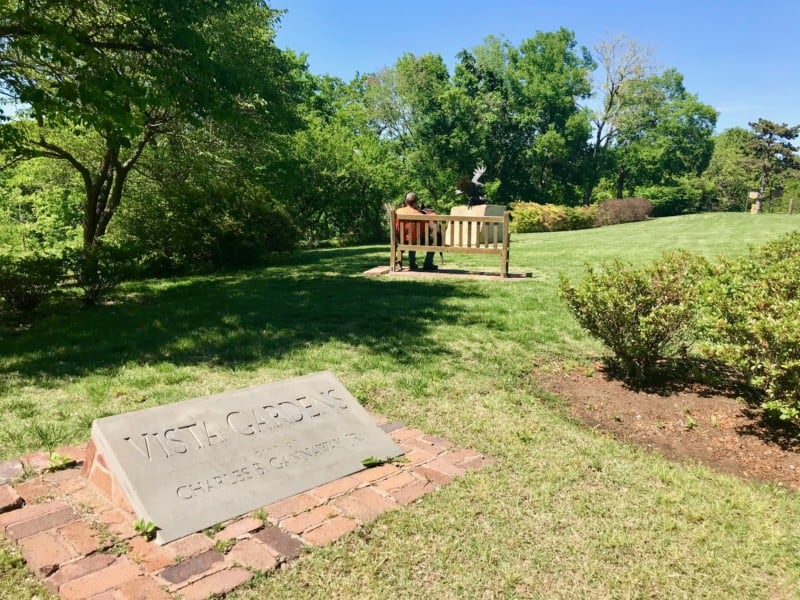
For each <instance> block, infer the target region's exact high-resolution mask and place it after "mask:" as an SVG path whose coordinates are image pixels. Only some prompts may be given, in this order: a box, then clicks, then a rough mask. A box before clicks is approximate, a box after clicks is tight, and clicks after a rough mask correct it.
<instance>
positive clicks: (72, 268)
mask: <svg viewBox="0 0 800 600" xmlns="http://www.w3.org/2000/svg"><path fill="white" fill-rule="evenodd" d="M64 262H65V264H66V267H67V270H68V271H69V272H71V273H72V275H73V277H74V278H75V281H76V283H77V284H78V287H80V288H81V289H82V290H83V300H84V302H86V303H87V304H93V303H95V302H97V301H98V300H100V299H101V298H102V297H103V296H105V295H106V294H107V293H108V292H109V291H111V290H112V289H113V288H114V287H116V286H117V285H119V284H120V282H122V281H124V280H125V279H131V278H133V277H134V276H135V274H136V272H137V268H136V263H135V261H134V258H133V256H132V251H131V249H130V248H125V247H123V246H122V245H120V244H117V243H114V242H112V241H110V240H101V241H98V242H96V243H94V244H93V245H92V246H89V247H88V248H74V247H72V248H68V249H66V250H65V251H64Z"/></svg>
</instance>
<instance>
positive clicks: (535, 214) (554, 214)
mask: <svg viewBox="0 0 800 600" xmlns="http://www.w3.org/2000/svg"><path fill="white" fill-rule="evenodd" d="M511 210H512V213H511V217H512V219H511V226H510V229H511V232H512V233H539V232H543V231H571V230H574V229H589V228H590V227H594V226H595V218H594V215H595V211H596V207H595V206H579V207H572V206H559V205H556V204H537V203H535V202H515V203H514V204H512V205H511Z"/></svg>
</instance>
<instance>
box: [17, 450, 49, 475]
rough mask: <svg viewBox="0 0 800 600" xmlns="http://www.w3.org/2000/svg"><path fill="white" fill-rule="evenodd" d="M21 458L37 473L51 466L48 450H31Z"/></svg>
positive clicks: (24, 463) (23, 462)
mask: <svg viewBox="0 0 800 600" xmlns="http://www.w3.org/2000/svg"><path fill="white" fill-rule="evenodd" d="M20 460H21V461H22V464H23V465H25V466H26V467H27V468H28V469H29V470H31V471H36V472H37V473H41V472H42V471H46V470H47V469H49V468H50V453H48V452H31V453H30V454H26V455H25V456H23V457H22V458H20Z"/></svg>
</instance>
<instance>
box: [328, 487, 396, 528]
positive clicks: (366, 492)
mask: <svg viewBox="0 0 800 600" xmlns="http://www.w3.org/2000/svg"><path fill="white" fill-rule="evenodd" d="M332 504H333V505H334V506H336V507H337V508H339V509H341V511H342V512H343V513H344V514H345V515H347V516H350V517H354V518H356V519H360V520H361V521H363V522H366V521H371V520H372V519H374V518H375V517H377V516H378V515H380V514H382V513H385V512H386V511H388V510H392V509H393V508H397V503H396V502H395V501H394V500H390V499H389V498H384V497H383V496H381V495H380V494H379V493H378V492H376V491H375V490H373V489H371V488H362V489H360V490H356V491H354V492H353V493H351V494H348V495H347V496H342V497H341V498H337V499H336V500H334V501H333V502H332Z"/></svg>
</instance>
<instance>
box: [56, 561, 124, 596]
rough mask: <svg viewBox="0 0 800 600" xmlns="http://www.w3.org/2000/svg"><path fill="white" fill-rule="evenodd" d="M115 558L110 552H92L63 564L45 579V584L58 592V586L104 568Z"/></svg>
mask: <svg viewBox="0 0 800 600" xmlns="http://www.w3.org/2000/svg"><path fill="white" fill-rule="evenodd" d="M115 558H116V557H114V556H112V555H110V554H92V555H91V556H87V557H86V558H81V559H79V560H76V561H73V562H71V563H67V564H65V565H62V566H61V568H60V569H59V570H58V571H56V572H55V573H54V574H53V575H52V576H50V577H48V578H47V579H45V581H44V584H45V586H46V587H47V589H48V590H50V591H51V592H52V593H54V594H55V593H57V592H58V588H59V587H61V586H62V585H64V584H65V583H66V582H68V581H72V580H73V579H78V578H79V577H83V576H84V575H88V574H89V573H94V572H95V571H99V570H100V569H104V568H106V567H107V566H108V565H110V564H111V563H113V562H114V560H115Z"/></svg>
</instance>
